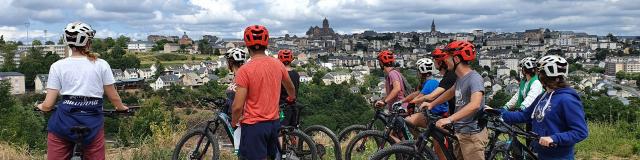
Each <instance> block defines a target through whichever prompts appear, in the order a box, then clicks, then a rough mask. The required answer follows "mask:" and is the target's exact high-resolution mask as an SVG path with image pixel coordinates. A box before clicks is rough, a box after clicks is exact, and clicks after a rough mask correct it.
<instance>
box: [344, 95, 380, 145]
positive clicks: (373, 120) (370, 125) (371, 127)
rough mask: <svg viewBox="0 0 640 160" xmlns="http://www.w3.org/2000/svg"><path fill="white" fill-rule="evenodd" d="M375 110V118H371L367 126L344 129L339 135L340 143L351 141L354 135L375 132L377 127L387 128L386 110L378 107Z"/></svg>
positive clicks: (356, 125)
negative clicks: (368, 131) (367, 131)
mask: <svg viewBox="0 0 640 160" xmlns="http://www.w3.org/2000/svg"><path fill="white" fill-rule="evenodd" d="M373 105H374V104H373ZM374 108H375V113H374V114H373V117H371V120H369V122H367V124H365V125H361V124H355V125H350V126H347V127H346V128H344V129H342V131H340V133H338V141H339V142H341V143H342V142H344V141H346V140H347V139H349V138H350V137H351V136H352V135H357V134H358V133H360V132H361V131H366V130H374V129H375V128H376V125H380V126H387V116H388V113H385V110H384V109H383V108H377V107H374ZM376 122H378V123H376ZM380 123H382V124H380Z"/></svg>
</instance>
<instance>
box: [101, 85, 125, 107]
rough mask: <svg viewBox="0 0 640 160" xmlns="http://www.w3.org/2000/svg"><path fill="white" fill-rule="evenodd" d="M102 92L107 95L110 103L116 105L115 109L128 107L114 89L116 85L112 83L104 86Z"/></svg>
mask: <svg viewBox="0 0 640 160" xmlns="http://www.w3.org/2000/svg"><path fill="white" fill-rule="evenodd" d="M104 94H106V95H107V98H109V101H111V104H113V106H115V107H116V110H119V111H123V110H127V109H128V108H127V107H126V106H124V104H122V99H120V95H118V91H116V87H114V86H113V84H111V85H105V86H104Z"/></svg>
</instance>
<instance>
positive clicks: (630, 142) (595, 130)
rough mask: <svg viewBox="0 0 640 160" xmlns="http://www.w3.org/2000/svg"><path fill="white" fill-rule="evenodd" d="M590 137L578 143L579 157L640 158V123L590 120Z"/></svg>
mask: <svg viewBox="0 0 640 160" xmlns="http://www.w3.org/2000/svg"><path fill="white" fill-rule="evenodd" d="M588 126H589V137H588V138H587V139H585V140H584V141H582V142H580V143H578V144H577V145H576V151H577V155H576V157H577V158H580V159H594V158H595V159H602V158H613V157H616V159H617V158H631V159H638V158H640V123H636V124H628V123H613V124H612V123H599V122H589V123H588Z"/></svg>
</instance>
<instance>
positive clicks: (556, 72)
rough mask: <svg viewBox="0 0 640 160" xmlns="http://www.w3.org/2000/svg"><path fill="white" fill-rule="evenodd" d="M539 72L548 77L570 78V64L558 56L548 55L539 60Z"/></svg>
mask: <svg viewBox="0 0 640 160" xmlns="http://www.w3.org/2000/svg"><path fill="white" fill-rule="evenodd" d="M538 70H540V71H541V72H543V73H544V74H545V75H546V76H548V77H558V76H562V77H565V78H566V77H567V76H569V63H567V60H566V59H564V58H562V57H560V56H557V55H548V56H544V57H542V58H540V60H538Z"/></svg>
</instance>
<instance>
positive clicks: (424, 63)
mask: <svg viewBox="0 0 640 160" xmlns="http://www.w3.org/2000/svg"><path fill="white" fill-rule="evenodd" d="M433 65H434V63H433V60H431V59H429V58H422V59H419V60H418V62H416V67H417V68H418V71H419V72H420V73H425V74H426V73H433Z"/></svg>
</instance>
